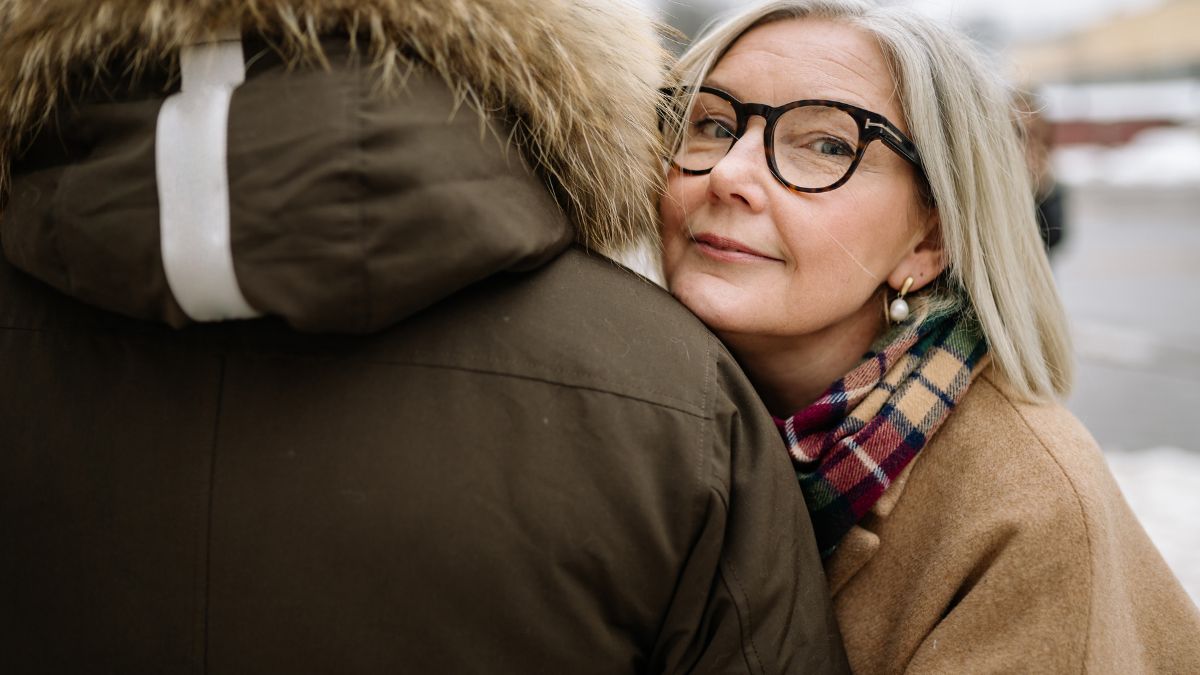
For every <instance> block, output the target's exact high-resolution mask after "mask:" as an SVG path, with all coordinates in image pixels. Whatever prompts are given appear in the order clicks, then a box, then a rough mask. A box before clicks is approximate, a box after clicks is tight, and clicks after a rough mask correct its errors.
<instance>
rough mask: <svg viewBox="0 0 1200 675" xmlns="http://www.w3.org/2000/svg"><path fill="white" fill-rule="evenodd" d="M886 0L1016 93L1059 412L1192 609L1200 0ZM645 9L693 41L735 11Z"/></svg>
mask: <svg viewBox="0 0 1200 675" xmlns="http://www.w3.org/2000/svg"><path fill="white" fill-rule="evenodd" d="M883 1H884V2H886V3H887V4H900V5H908V6H911V7H914V8H916V9H918V10H920V11H922V12H926V13H928V14H931V15H933V16H936V17H939V18H941V19H943V20H945V21H948V22H950V23H952V24H954V25H956V26H957V27H959V28H960V29H962V30H964V31H965V32H966V33H968V34H969V35H971V36H972V37H973V38H974V39H975V40H976V41H977V42H978V43H979V44H980V45H981V46H982V47H983V49H984V50H985V51H986V52H987V53H988V54H989V55H990V57H991V58H992V59H994V60H995V63H996V67H997V68H998V69H999V70H1000V71H1001V72H1004V73H1007V75H1008V78H1009V80H1010V81H1011V82H1012V83H1013V85H1014V87H1017V88H1019V89H1021V90H1024V91H1025V92H1027V93H1028V96H1026V97H1025V99H1024V101H1023V104H1024V108H1025V109H1026V110H1027V111H1028V113H1027V114H1028V115H1029V116H1030V127H1031V135H1032V136H1034V138H1033V139H1032V140H1031V142H1032V143H1035V144H1036V143H1037V142H1038V141H1039V139H1040V140H1041V141H1042V142H1044V144H1045V147H1044V151H1040V150H1039V148H1038V147H1036V146H1032V147H1031V159H1030V161H1031V164H1032V165H1036V166H1037V167H1039V169H1040V171H1041V173H1042V180H1041V181H1040V186H1041V194H1040V198H1041V199H1042V200H1043V201H1044V204H1043V209H1042V211H1043V214H1042V217H1043V230H1044V231H1043V234H1044V236H1046V237H1047V238H1048V241H1049V242H1050V243H1051V249H1050V257H1051V264H1052V266H1053V267H1054V271H1055V277H1056V279H1057V281H1058V284H1059V289H1060V291H1061V292H1062V297H1063V301H1064V303H1065V305H1066V309H1067V313H1068V315H1069V318H1070V321H1071V324H1072V329H1073V333H1074V338H1075V346H1076V351H1077V353H1078V376H1077V380H1076V386H1075V392H1074V394H1073V395H1072V397H1071V398H1070V400H1069V401H1068V406H1069V407H1070V408H1071V409H1072V410H1073V411H1074V412H1075V414H1076V415H1078V416H1079V418H1080V419H1081V420H1082V421H1083V423H1084V424H1085V425H1086V426H1087V427H1088V429H1089V430H1091V432H1092V434H1093V435H1094V436H1095V437H1096V439H1097V440H1098V441H1099V442H1100V444H1101V446H1102V447H1103V448H1104V450H1105V454H1106V457H1107V458H1108V461H1109V464H1110V466H1111V467H1112V469H1113V472H1114V474H1115V475H1116V476H1117V481H1118V483H1119V484H1120V485H1121V489H1122V491H1123V492H1124V493H1125V496H1126V498H1127V500H1128V501H1129V503H1130V505H1131V506H1132V507H1133V509H1134V511H1135V512H1136V513H1137V514H1138V516H1139V518H1140V519H1141V520H1142V523H1143V525H1144V526H1145V527H1146V530H1147V532H1149V534H1150V536H1151V538H1152V539H1154V541H1155V543H1156V544H1157V545H1158V547H1159V549H1160V550H1161V551H1162V553H1163V556H1164V557H1165V558H1166V559H1167V562H1168V563H1169V564H1170V565H1171V566H1172V568H1173V569H1174V570H1175V572H1176V574H1177V575H1178V576H1179V578H1180V580H1181V581H1182V582H1183V584H1184V586H1185V587H1186V588H1187V590H1188V592H1189V593H1190V594H1191V596H1192V598H1193V599H1194V600H1196V601H1197V602H1198V603H1200V525H1197V524H1196V518H1197V516H1198V515H1200V0H1055V2H1046V1H1045V0H1007V1H1006V2H1003V3H1000V2H995V1H994V0H883ZM641 2H642V4H644V5H645V6H647V7H649V8H651V9H653V10H654V11H656V12H658V14H659V16H660V17H661V18H662V19H663V20H664V21H665V22H666V23H669V24H670V25H673V26H674V27H676V28H677V29H678V30H679V31H680V32H681V33H682V34H683V35H684V36H686V37H687V38H693V37H695V36H696V34H697V32H698V31H700V29H701V28H702V27H703V26H705V25H706V24H707V23H708V22H709V21H710V20H711V19H712V18H713V17H714V16H715V15H717V14H719V13H720V12H722V11H725V10H727V9H729V8H732V7H734V6H736V5H738V4H741V3H739V2H738V0H641ZM684 46H685V44H681V45H677V48H678V49H682V48H683V47H684Z"/></svg>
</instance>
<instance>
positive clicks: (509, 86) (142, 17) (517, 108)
mask: <svg viewBox="0 0 1200 675" xmlns="http://www.w3.org/2000/svg"><path fill="white" fill-rule="evenodd" d="M230 30H233V31H239V30H240V33H241V34H242V35H243V36H254V38H255V39H261V40H262V41H263V44H265V45H268V46H269V48H270V50H271V51H272V52H273V53H274V55H275V57H277V58H278V59H280V60H281V61H282V62H283V63H285V64H287V65H288V67H290V68H295V69H296V70H302V71H308V72H319V71H322V70H328V69H329V64H330V56H331V55H330V54H329V53H328V48H329V47H328V36H330V35H341V36H344V37H343V38H342V40H343V42H344V43H348V45H349V49H350V53H351V55H352V58H353V59H356V60H357V61H356V62H358V63H362V64H363V65H364V66H366V68H365V72H367V73H369V74H370V77H371V79H372V82H371V85H372V88H371V92H372V96H377V97H379V98H380V99H381V100H386V99H388V98H389V97H400V96H404V95H406V94H408V93H410V92H408V91H407V90H408V88H409V87H408V85H409V83H410V81H411V80H412V79H413V74H414V73H415V72H416V71H417V70H419V71H421V72H422V73H426V74H430V73H432V74H433V75H434V76H436V77H439V78H440V79H441V80H443V81H444V82H445V83H446V84H447V85H449V89H450V91H451V92H452V95H453V96H454V100H455V101H456V103H454V104H453V106H452V107H457V106H466V107H468V108H473V109H475V110H477V111H480V112H481V113H484V114H485V115H486V116H488V117H489V118H491V119H498V120H500V121H501V123H502V126H501V127H499V128H500V129H501V130H502V133H505V134H507V139H506V142H507V144H508V145H510V146H514V147H517V148H519V149H520V153H521V156H522V157H523V158H524V160H525V163H526V164H527V165H528V166H530V167H532V169H533V171H534V172H535V173H536V174H537V175H538V176H540V177H541V179H542V180H543V181H544V182H545V183H546V184H548V185H549V187H550V190H549V191H548V193H549V194H551V195H553V197H554V199H555V200H556V201H557V202H558V203H559V205H560V206H561V207H562V209H563V211H564V212H565V213H566V214H567V216H568V219H569V221H570V222H571V223H572V224H573V225H574V230H575V237H576V239H577V241H579V242H580V243H581V244H583V245H584V246H586V247H589V248H592V249H595V250H599V251H602V252H612V251H615V250H618V249H619V248H621V247H623V246H625V245H628V244H630V243H632V242H634V241H637V240H639V239H644V238H647V237H649V238H653V236H654V234H653V233H654V230H655V225H654V221H655V206H654V205H655V201H656V198H657V195H658V193H659V191H660V189H661V188H660V184H661V180H662V176H661V164H660V160H659V157H660V156H661V155H660V151H659V143H660V141H659V134H658V133H657V129H656V119H655V106H656V100H657V87H658V85H659V79H660V78H661V76H662V73H663V72H664V65H665V56H664V52H663V51H662V49H661V48H660V47H659V45H658V42H657V39H656V37H657V36H656V34H655V28H654V26H653V24H652V22H651V21H650V20H649V19H648V18H645V16H644V15H643V14H642V13H641V12H640V11H639V10H638V9H636V8H634V7H632V6H631V5H627V4H624V3H623V2H619V1H617V0H582V1H578V0H0V190H3V192H0V205H3V204H6V202H8V201H9V199H8V198H9V197H10V196H11V195H10V194H9V188H10V187H11V185H12V182H11V179H12V178H13V175H12V174H11V172H10V167H11V164H12V162H13V161H14V160H16V159H18V158H20V157H22V156H23V154H24V153H26V152H28V150H29V148H30V144H31V143H32V142H34V141H35V140H36V138H37V136H38V135H39V133H40V132H41V130H43V129H44V128H45V125H47V124H51V123H53V122H54V120H55V116H56V115H58V114H60V113H61V111H62V110H65V109H72V108H73V107H74V106H75V105H76V99H79V98H84V97H85V94H86V92H88V91H89V88H91V89H95V88H96V87H97V86H103V87H106V88H109V87H112V86H113V84H112V83H113V81H114V80H121V79H125V80H129V81H136V80H138V79H139V78H140V77H141V76H142V74H143V73H146V72H151V71H158V72H161V73H166V74H167V75H166V79H165V80H163V83H162V85H161V87H160V88H170V87H172V86H175V87H176V88H177V87H178V82H177V79H178V73H179V53H180V50H181V48H183V47H185V46H187V45H192V44H195V43H198V42H204V41H208V40H213V39H216V36H217V35H218V34H220V33H222V32H228V31H230ZM250 63H251V60H250V58H249V57H248V60H247V68H250ZM423 77H424V76H423ZM173 80H175V81H173ZM97 83H102V84H97ZM231 133H232V132H231ZM233 142H234V141H233V139H232V137H231V139H230V143H231V144H232V143H233ZM231 161H232V158H231ZM39 189H40V187H39ZM10 210H11V209H7V208H6V212H5V213H3V214H2V215H0V217H2V218H9V217H10V216H11V215H12V214H11V213H8V212H7V211H10ZM9 219H10V220H11V218H9ZM5 225H6V227H5V230H6V231H8V232H12V231H13V230H14V229H15V228H20V227H23V226H24V224H23V223H16V222H9V223H5ZM6 238H8V237H6ZM10 244H11V242H9V241H5V249H6V251H7V252H9V254H10V258H11V257H12V255H11V254H12V247H11V245H10ZM14 262H17V264H18V265H20V266H22V267H25V268H26V269H29V268H28V266H26V265H24V264H22V263H21V262H19V261H17V260H14ZM35 274H36V272H35ZM39 276H41V275H39ZM49 281H50V282H51V283H54V284H55V285H59V286H60V287H61V284H57V283H55V282H54V281H53V280H49ZM76 295H79V294H76ZM84 299H88V298H84ZM97 304H101V305H102V306H104V304H103V303H97ZM110 308H111V307H110ZM117 311H124V310H121V309H118V310H117ZM126 313H132V314H135V315H140V314H141V313H140V312H138V311H130V312H126ZM168 314H169V312H168ZM173 323H174V322H173Z"/></svg>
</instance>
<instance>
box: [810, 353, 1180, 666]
mask: <svg viewBox="0 0 1200 675" xmlns="http://www.w3.org/2000/svg"><path fill="white" fill-rule="evenodd" d="M828 563H829V564H828V565H827V571H828V573H829V582H830V584H831V588H832V591H833V594H834V603H835V607H836V612H837V616H838V622H839V624H840V626H841V630H842V633H843V635H844V637H845V640H846V650H847V653H848V655H849V657H850V663H851V666H852V668H853V670H854V672H856V673H899V672H912V673H1114V674H1116V673H1121V674H1124V673H1195V672H1200V613H1198V612H1197V609H1196V606H1195V605H1194V604H1193V603H1192V601H1191V600H1190V599H1189V598H1188V597H1187V595H1186V592H1185V591H1184V590H1183V588H1182V587H1181V586H1180V584H1179V582H1178V580H1176V579H1175V577H1174V576H1173V575H1172V573H1171V571H1170V570H1169V569H1168V568H1167V566H1166V564H1165V563H1164V562H1163V560H1162V557H1161V556H1160V555H1159V553H1158V551H1157V550H1156V549H1155V547H1154V545H1153V544H1152V543H1151V542H1150V540H1149V539H1147V537H1146V534H1145V532H1144V531H1143V530H1142V527H1141V526H1140V525H1139V524H1138V522H1137V519H1136V518H1135V517H1134V515H1133V513H1132V512H1130V510H1129V507H1128V506H1127V505H1126V503H1125V500H1124V499H1123V498H1122V497H1121V493H1120V491H1119V490H1118V489H1117V485H1116V483H1115V482H1114V481H1113V478H1112V475H1111V474H1110V473H1109V470H1108V468H1107V466H1106V465H1105V463H1104V458H1103V456H1102V455H1101V454H1100V452H1099V450H1098V448H1097V447H1096V444H1095V441H1093V440H1092V438H1091V437H1090V436H1089V435H1088V433H1087V431H1086V430H1084V429H1083V427H1081V426H1080V424H1079V422H1078V421H1077V420H1075V418H1074V417H1073V416H1072V415H1071V414H1070V413H1068V412H1067V411H1066V410H1064V409H1063V408H1062V407H1060V406H1057V405H1030V404H1026V403H1021V402H1019V401H1018V399H1016V398H1015V397H1014V396H1013V395H1012V394H1011V393H1010V392H1009V391H1008V390H1007V389H1006V388H1005V387H1004V385H1003V383H1002V382H1001V381H999V380H998V379H997V376H996V374H995V373H994V371H993V370H992V369H990V368H989V369H987V370H985V371H984V372H983V373H982V374H981V375H980V376H979V377H978V378H976V380H975V382H974V383H973V384H972V385H971V388H970V389H969V390H968V392H967V395H966V396H965V397H964V399H963V401H962V402H961V403H960V404H959V407H958V408H957V409H956V410H955V411H954V412H953V413H952V414H951V415H950V417H949V418H948V419H947V421H946V423H945V425H944V426H943V427H942V429H941V430H939V431H938V433H937V434H936V435H935V436H934V438H933V439H932V440H931V441H930V443H929V445H928V446H927V447H926V448H925V449H924V450H922V451H921V453H920V454H919V455H918V456H917V459H916V460H915V461H914V462H913V463H912V464H911V465H910V467H909V469H908V470H907V471H906V473H905V474H902V478H901V479H900V480H897V481H896V483H895V484H893V485H892V486H891V487H890V488H888V490H887V491H886V492H885V493H884V495H883V498H882V499H880V501H879V502H878V503H876V505H875V507H874V509H873V511H872V513H871V514H870V515H869V516H868V517H867V519H866V520H864V521H863V522H862V524H861V526H860V527H856V528H855V529H854V530H852V531H851V532H850V533H849V534H848V535H847V537H846V539H845V540H844V541H843V543H842V544H841V546H840V547H839V549H838V550H837V551H836V552H835V553H834V555H833V557H832V558H831V559H830V560H829V561H828Z"/></svg>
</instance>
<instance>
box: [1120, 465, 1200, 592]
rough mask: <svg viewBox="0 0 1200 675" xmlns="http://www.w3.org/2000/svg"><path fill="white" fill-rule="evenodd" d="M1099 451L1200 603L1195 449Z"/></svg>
mask: <svg viewBox="0 0 1200 675" xmlns="http://www.w3.org/2000/svg"><path fill="white" fill-rule="evenodd" d="M1104 454H1105V457H1106V458H1107V459H1108V465H1109V466H1110V467H1112V472H1113V475H1115V476H1116V478H1117V484H1118V485H1120V486H1121V491H1122V492H1123V493H1125V499H1126V501H1128V502H1129V506H1130V507H1131V508H1132V509H1133V512H1134V513H1135V514H1137V517H1138V519H1139V520H1140V521H1141V522H1142V526H1143V527H1144V528H1146V533H1147V534H1149V535H1150V539H1151V540H1153V541H1154V544H1155V545H1156V546H1158V550H1159V551H1161V552H1162V555H1163V558H1165V559H1166V561H1167V564H1168V565H1170V566H1171V569H1172V570H1173V571H1174V572H1175V575H1176V576H1177V577H1179V580H1180V581H1181V582H1183V587H1184V588H1185V589H1187V592H1188V593H1189V594H1190V595H1191V596H1192V600H1193V601H1195V602H1196V603H1198V604H1200V527H1197V526H1196V516H1197V514H1200V490H1197V489H1196V486H1197V485H1200V453H1197V452H1189V451H1187V450H1181V449H1179V448H1151V449H1148V450H1136V451H1127V450H1106V451H1105V453H1104Z"/></svg>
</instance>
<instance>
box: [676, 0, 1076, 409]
mask: <svg viewBox="0 0 1200 675" xmlns="http://www.w3.org/2000/svg"><path fill="white" fill-rule="evenodd" d="M802 18H820V19H829V20H834V21H839V22H843V23H845V24H847V25H850V26H855V27H858V28H860V29H862V30H864V31H866V32H867V33H868V34H870V35H872V36H873V37H874V38H875V39H876V40H877V41H878V44H879V46H880V49H881V51H882V52H883V54H884V57H885V58H886V59H887V60H888V67H889V68H890V70H891V72H892V77H893V80H894V81H895V83H896V90H897V92H898V94H899V97H900V103H901V107H902V110H903V111H904V115H905V118H906V121H907V122H908V128H909V133H910V135H911V136H912V138H913V140H914V141H915V142H916V144H917V147H918V148H920V151H921V158H922V161H923V163H924V169H925V175H926V178H927V180H928V188H929V190H930V193H931V194H930V195H929V196H931V197H932V200H933V202H934V203H935V204H936V208H937V209H938V215H939V218H940V222H941V238H942V244H943V247H944V250H945V255H946V261H947V273H946V274H945V275H944V277H945V279H944V281H943V282H941V283H938V284H931V285H930V286H929V287H927V288H926V289H922V291H921V292H920V293H918V294H917V295H916V296H915V297H914V298H913V300H914V302H913V304H914V309H915V310H916V311H920V312H930V311H936V310H952V311H958V312H969V313H971V314H973V315H974V316H975V317H976V318H977V319H978V321H979V324H980V326H981V328H982V330H983V333H984V335H985V336H986V337H987V340H988V346H989V351H990V353H991V356H992V362H993V364H994V365H995V367H996V368H997V369H998V370H999V371H1000V372H1001V374H1002V375H1003V376H1004V377H1005V379H1007V380H1008V382H1009V383H1010V384H1011V386H1012V387H1013V389H1014V390H1015V392H1016V393H1017V394H1019V395H1020V396H1022V397H1024V398H1026V399H1028V400H1030V401H1039V400H1047V399H1050V398H1053V397H1055V396H1065V395H1066V394H1067V393H1068V392H1069V390H1070V387H1071V380H1072V376H1073V370H1074V366H1073V361H1072V348H1071V341H1070V337H1069V334H1068V330H1067V322H1066V317H1065V315H1064V313H1063V308H1062V303H1061V301H1060V300H1059V297H1058V293H1057V291H1056V289H1055V286H1054V279H1053V276H1052V274H1051V272H1050V265H1049V262H1048V260H1047V257H1046V254H1045V251H1044V249H1043V246H1042V242H1041V239H1040V237H1039V235H1038V231H1037V225H1036V221H1035V212H1034V202H1033V194H1032V190H1031V189H1030V181H1029V176H1028V169H1027V168H1026V164H1025V160H1024V151H1023V149H1022V147H1021V141H1020V138H1019V137H1018V134H1017V131H1016V129H1015V128H1014V126H1013V122H1012V119H1013V118H1012V112H1011V111H1012V106H1011V100H1012V98H1011V93H1010V91H1009V89H1008V87H1007V86H1006V85H1005V84H1004V83H1003V82H1002V81H1001V80H1000V79H999V78H998V77H997V76H996V75H995V74H994V70H995V69H994V68H991V67H989V66H988V65H987V64H986V63H985V62H984V60H983V58H982V57H981V55H980V54H979V53H978V51H977V50H976V48H975V47H974V46H973V45H972V44H971V43H970V42H969V41H968V40H967V39H966V38H965V37H964V36H961V35H959V34H958V33H957V32H956V31H954V30H951V29H949V28H946V27H944V26H942V25H941V24H939V23H938V22H937V21H934V20H933V19H931V18H929V17H926V16H924V15H922V14H919V13H917V12H915V11H913V10H910V9H907V8H903V7H894V6H893V7H878V6H874V5H872V4H869V3H866V2H861V1H859V0H775V1H772V2H765V3H762V4H759V5H757V6H755V7H752V8H749V9H739V10H737V11H736V12H735V13H734V14H732V15H728V16H727V17H726V18H725V19H724V20H722V21H720V22H718V23H716V24H714V25H713V26H711V27H710V29H709V30H708V31H707V32H706V33H705V34H704V35H703V36H702V37H701V39H699V40H698V41H697V42H695V43H694V44H693V45H692V46H691V47H690V48H689V49H688V50H687V52H685V53H684V55H683V56H682V57H681V59H680V61H679V63H678V64H677V65H676V67H675V80H676V81H677V82H680V83H682V84H686V85H699V84H700V83H701V82H702V81H703V80H704V78H705V77H706V76H707V74H708V73H709V72H710V71H711V70H712V69H713V67H714V66H715V65H716V63H717V61H719V60H720V58H721V57H722V56H723V55H724V54H725V52H726V51H727V50H728V49H729V48H730V47H731V46H732V45H733V43H734V42H736V41H737V39H738V38H739V37H741V36H742V35H743V34H745V33H746V32H747V31H749V30H750V29H752V28H755V27H757V26H761V25H763V24H766V23H772V22H775V21H782V20H786V19H802Z"/></svg>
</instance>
